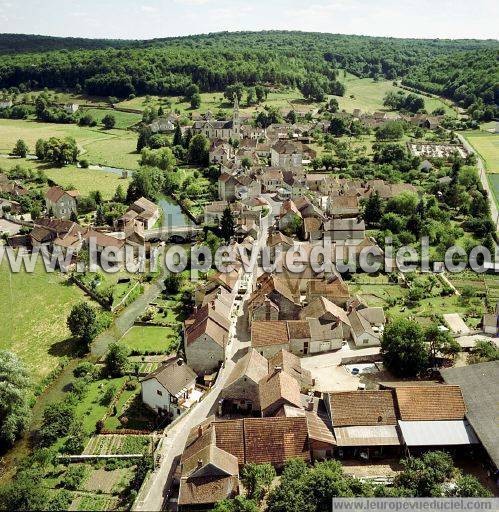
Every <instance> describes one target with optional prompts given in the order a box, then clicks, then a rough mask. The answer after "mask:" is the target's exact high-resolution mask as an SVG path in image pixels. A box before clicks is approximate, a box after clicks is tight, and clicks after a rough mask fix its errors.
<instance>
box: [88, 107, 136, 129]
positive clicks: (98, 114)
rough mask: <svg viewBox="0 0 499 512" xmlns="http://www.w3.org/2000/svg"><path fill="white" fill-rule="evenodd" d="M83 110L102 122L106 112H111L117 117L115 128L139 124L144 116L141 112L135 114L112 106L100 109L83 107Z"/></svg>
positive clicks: (99, 122) (98, 121)
mask: <svg viewBox="0 0 499 512" xmlns="http://www.w3.org/2000/svg"><path fill="white" fill-rule="evenodd" d="M81 110H82V111H83V112H86V113H89V114H90V115H91V116H92V117H93V118H94V119H95V120H96V121H97V123H98V125H100V124H101V122H102V118H103V117H104V116H105V115H106V114H111V115H112V116H114V118H115V119H116V124H115V125H114V127H115V128H120V129H125V128H129V127H130V126H133V125H134V124H137V123H138V122H139V121H141V119H142V116H141V115H140V114H133V113H132V112H120V111H119V110H114V109H112V108H108V109H100V108H82V109H81Z"/></svg>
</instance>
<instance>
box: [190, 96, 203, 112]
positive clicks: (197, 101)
mask: <svg viewBox="0 0 499 512" xmlns="http://www.w3.org/2000/svg"><path fill="white" fill-rule="evenodd" d="M200 106H201V95H200V94H193V95H192V97H191V108H192V109H196V108H199V107H200Z"/></svg>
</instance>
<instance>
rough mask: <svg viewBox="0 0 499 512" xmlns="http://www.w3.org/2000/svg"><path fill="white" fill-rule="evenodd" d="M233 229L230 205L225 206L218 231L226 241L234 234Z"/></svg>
mask: <svg viewBox="0 0 499 512" xmlns="http://www.w3.org/2000/svg"><path fill="white" fill-rule="evenodd" d="M235 231H236V228H235V221H234V215H233V213H232V210H231V209H230V206H227V207H226V208H225V209H224V211H223V213H222V219H221V221H220V233H221V235H222V238H223V239H224V240H225V241H226V242H227V243H228V242H229V241H230V239H231V238H232V237H233V236H234V233H235Z"/></svg>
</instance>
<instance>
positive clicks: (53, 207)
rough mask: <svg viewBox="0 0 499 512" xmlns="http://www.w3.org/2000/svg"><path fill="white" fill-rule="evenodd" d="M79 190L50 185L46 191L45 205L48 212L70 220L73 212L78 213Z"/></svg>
mask: <svg viewBox="0 0 499 512" xmlns="http://www.w3.org/2000/svg"><path fill="white" fill-rule="evenodd" d="M78 196H79V193H78V191H77V190H64V189H63V188H62V187H59V186H54V187H50V188H49V189H48V190H47V192H45V206H46V208H47V212H48V213H49V215H50V214H52V216H53V217H56V218H58V219H64V220H68V219H69V218H70V217H71V214H74V215H76V214H77V207H76V206H77V205H76V198H77V197H78Z"/></svg>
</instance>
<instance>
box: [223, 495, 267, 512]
mask: <svg viewBox="0 0 499 512" xmlns="http://www.w3.org/2000/svg"><path fill="white" fill-rule="evenodd" d="M213 512H260V507H259V506H258V504H257V503H256V502H255V501H253V500H250V499H248V498H246V497H245V496H242V495H239V496H236V497H235V498H234V499H233V500H229V499H226V500H222V501H219V502H218V503H216V504H215V508H214V509H213Z"/></svg>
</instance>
